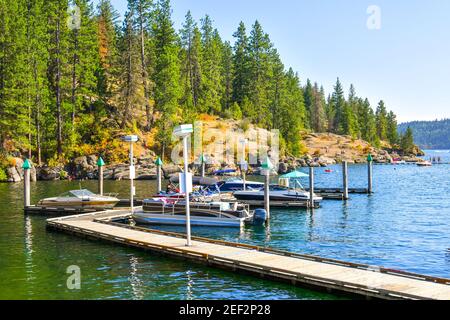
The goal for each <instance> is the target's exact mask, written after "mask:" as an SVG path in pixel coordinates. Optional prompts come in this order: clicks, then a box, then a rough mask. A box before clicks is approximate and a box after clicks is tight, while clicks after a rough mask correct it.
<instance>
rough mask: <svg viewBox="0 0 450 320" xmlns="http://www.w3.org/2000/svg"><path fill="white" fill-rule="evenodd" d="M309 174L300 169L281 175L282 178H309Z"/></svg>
mask: <svg viewBox="0 0 450 320" xmlns="http://www.w3.org/2000/svg"><path fill="white" fill-rule="evenodd" d="M307 177H309V175H308V174H306V173H303V172H300V171H292V172H290V173H288V174H285V175H283V176H281V177H280V178H281V179H299V178H307Z"/></svg>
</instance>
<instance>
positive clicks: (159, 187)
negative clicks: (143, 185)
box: [155, 157, 163, 194]
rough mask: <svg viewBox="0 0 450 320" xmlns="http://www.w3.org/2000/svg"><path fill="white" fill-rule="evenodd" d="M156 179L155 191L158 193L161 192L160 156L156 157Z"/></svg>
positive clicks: (161, 163)
mask: <svg viewBox="0 0 450 320" xmlns="http://www.w3.org/2000/svg"><path fill="white" fill-rule="evenodd" d="M155 163H156V180H157V191H158V194H160V193H161V191H162V172H161V171H162V165H163V162H162V160H161V158H159V157H158V159H156V162H155Z"/></svg>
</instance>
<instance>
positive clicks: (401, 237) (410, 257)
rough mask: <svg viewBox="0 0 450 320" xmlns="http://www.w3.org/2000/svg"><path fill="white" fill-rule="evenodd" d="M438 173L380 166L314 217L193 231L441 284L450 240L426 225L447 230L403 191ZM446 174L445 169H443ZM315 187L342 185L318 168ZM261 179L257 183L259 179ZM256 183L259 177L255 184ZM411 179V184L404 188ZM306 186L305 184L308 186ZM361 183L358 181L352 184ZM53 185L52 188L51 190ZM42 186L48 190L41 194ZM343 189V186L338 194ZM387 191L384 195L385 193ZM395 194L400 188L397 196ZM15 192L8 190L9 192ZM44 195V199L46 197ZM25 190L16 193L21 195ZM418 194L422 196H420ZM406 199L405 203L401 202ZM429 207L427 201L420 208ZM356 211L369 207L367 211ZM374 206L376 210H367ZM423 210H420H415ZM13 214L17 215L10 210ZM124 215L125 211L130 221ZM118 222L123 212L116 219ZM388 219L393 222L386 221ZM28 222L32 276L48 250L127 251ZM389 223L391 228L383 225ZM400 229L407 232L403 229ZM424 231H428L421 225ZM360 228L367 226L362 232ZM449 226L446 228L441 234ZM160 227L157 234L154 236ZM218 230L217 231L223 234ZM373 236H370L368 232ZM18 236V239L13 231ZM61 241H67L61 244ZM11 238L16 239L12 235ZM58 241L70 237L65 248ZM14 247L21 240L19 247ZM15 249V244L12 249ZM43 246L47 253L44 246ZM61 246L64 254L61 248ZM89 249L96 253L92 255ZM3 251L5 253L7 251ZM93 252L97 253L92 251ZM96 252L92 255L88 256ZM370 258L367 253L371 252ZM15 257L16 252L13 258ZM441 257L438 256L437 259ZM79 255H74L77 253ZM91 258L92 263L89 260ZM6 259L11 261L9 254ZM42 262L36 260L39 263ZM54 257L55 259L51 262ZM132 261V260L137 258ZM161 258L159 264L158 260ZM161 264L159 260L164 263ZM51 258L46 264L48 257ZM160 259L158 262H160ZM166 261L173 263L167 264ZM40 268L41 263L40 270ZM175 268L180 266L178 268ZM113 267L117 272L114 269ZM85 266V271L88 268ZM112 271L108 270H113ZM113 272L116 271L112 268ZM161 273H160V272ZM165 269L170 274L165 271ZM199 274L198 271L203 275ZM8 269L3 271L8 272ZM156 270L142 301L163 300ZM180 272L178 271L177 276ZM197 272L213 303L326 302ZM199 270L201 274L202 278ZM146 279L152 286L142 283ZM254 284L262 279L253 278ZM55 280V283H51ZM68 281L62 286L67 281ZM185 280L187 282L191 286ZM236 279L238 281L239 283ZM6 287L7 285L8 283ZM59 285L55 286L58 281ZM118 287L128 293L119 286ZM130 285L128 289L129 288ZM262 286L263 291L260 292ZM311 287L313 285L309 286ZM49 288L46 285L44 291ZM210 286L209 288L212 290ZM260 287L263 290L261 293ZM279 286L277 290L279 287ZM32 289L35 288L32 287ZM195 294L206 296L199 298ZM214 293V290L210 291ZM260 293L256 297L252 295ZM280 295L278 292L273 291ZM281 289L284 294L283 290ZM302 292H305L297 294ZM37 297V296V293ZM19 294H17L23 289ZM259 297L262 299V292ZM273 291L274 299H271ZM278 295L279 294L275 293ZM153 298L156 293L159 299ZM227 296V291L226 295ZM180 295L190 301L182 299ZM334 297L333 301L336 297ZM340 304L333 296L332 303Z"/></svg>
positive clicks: (141, 188) (286, 216)
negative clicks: (390, 208) (394, 206)
mask: <svg viewBox="0 0 450 320" xmlns="http://www.w3.org/2000/svg"><path fill="white" fill-rule="evenodd" d="M339 168H340V167H339V166H336V167H333V169H334V170H335V171H338V170H339ZM439 168H440V166H439V167H434V168H430V169H425V170H424V169H420V168H418V167H410V166H406V167H404V168H398V169H396V170H394V167H380V168H378V169H377V170H375V172H374V178H375V181H376V182H377V183H376V189H375V192H374V193H373V195H372V196H370V197H368V196H367V195H365V194H358V193H356V194H352V197H351V199H350V201H349V202H340V201H324V202H323V205H322V207H321V208H317V209H315V211H314V213H310V212H309V210H306V209H304V208H297V209H295V208H291V209H289V210H286V209H285V208H273V209H272V211H271V220H270V224H269V225H268V226H267V227H265V228H260V227H258V228H256V227H245V228H243V229H241V230H240V231H239V230H234V229H233V230H228V228H225V229H217V228H205V227H193V238H192V239H193V241H196V239H197V238H198V237H200V238H203V239H209V241H219V242H221V241H224V242H229V243H239V244H241V245H249V246H259V247H263V248H274V250H280V251H283V252H290V253H291V254H298V255H306V256H308V255H312V256H314V257H317V256H319V257H322V259H331V260H338V261H346V262H347V263H349V264H352V263H355V264H363V265H369V266H372V268H375V270H377V269H376V268H377V267H375V266H384V267H386V269H389V270H391V269H395V270H404V271H406V272H407V273H408V272H410V273H415V274H425V275H430V277H437V278H448V274H450V270H449V269H448V265H447V262H446V261H447V260H446V258H445V257H446V255H447V256H448V250H447V249H448V242H447V241H446V240H445V239H444V238H436V236H432V234H430V233H429V231H428V233H427V232H426V231H425V229H424V228H425V226H427V227H426V228H427V230H430V228H432V229H433V230H435V231H436V232H442V231H439V229H441V230H444V229H445V228H446V225H445V224H442V223H441V224H440V226H438V225H436V224H433V223H432V221H431V222H430V221H428V222H427V220H428V219H427V217H426V216H424V215H419V214H418V212H419V211H420V210H425V207H423V206H416V207H408V205H407V202H405V201H408V195H407V194H408V193H406V194H404V193H403V192H404V191H406V190H408V192H411V188H409V189H408V188H406V186H407V185H409V186H410V187H411V186H412V187H413V191H412V192H414V190H415V189H414V186H415V184H414V183H415V182H414V181H426V180H423V179H424V177H425V176H424V175H428V174H429V172H428V170H437V171H440V170H441V169H439ZM442 168H444V167H442ZM366 171H367V170H366V168H365V166H350V167H349V177H350V183H352V184H354V185H355V187H356V188H361V189H364V187H363V185H364V184H365V183H366V182H364V177H365V176H366ZM392 175H395V176H396V177H397V179H396V180H398V181H405V184H401V185H398V183H395V184H394V183H390V182H387V181H389V180H386V179H385V177H387V176H392ZM315 178H316V183H317V186H316V189H319V190H320V189H321V188H322V187H321V186H324V185H337V186H338V185H339V183H338V182H339V180H340V178H339V173H337V174H336V175H334V176H333V175H329V174H322V173H321V172H320V170H317V172H316V176H315ZM255 179H256V178H255ZM256 180H258V179H256ZM406 181H409V182H406ZM305 182H307V181H305ZM355 182H356V183H355ZM84 184H85V185H84V187H85V188H87V189H90V190H95V188H96V182H95V181H92V182H85V183H84ZM434 184H435V189H430V190H431V193H429V194H427V197H431V198H430V199H435V200H434V201H439V200H438V197H437V194H435V193H433V190H440V188H441V187H442V186H443V185H444V184H445V180H444V179H443V180H442V181H440V180H436V179H435V180H434ZM73 185H74V184H72V183H70V182H53V183H52V184H45V183H37V184H32V190H31V195H32V197H31V199H32V200H33V202H37V200H38V199H40V198H45V197H48V196H51V195H52V194H55V190H57V192H58V193H60V192H64V191H65V190H70V189H72V188H73ZM127 185H128V182H126V181H123V182H110V181H105V190H106V191H107V192H111V193H120V198H126V197H127ZM49 187H52V188H50V189H48V188H49ZM136 187H137V188H136V189H137V196H136V198H139V199H144V198H146V197H147V195H148V194H152V193H154V192H155V190H156V188H157V186H156V183H152V182H150V183H148V182H143V181H142V182H141V181H139V182H136ZM43 188H44V189H43ZM337 189H339V188H337ZM382 190H383V191H384V192H382ZM394 190H397V191H396V192H394ZM12 191H13V189H11V192H12ZM11 192H8V191H7V190H3V193H4V194H5V195H6V196H7V197H8V195H9V197H10V194H11ZM42 192H45V193H42ZM20 193H21V192H19V194H20ZM415 193H416V194H418V193H417V192H415ZM394 198H395V199H397V200H400V202H399V203H398V205H399V206H402V207H405V208H408V210H407V211H406V212H405V211H404V212H396V213H395V214H394V213H393V212H386V211H384V210H383V209H382V206H378V205H377V204H378V203H393V202H392V201H393V200H394ZM402 199H404V200H405V201H402ZM17 200H18V201H19V202H20V203H19V204H18V205H19V206H20V205H21V203H22V200H21V198H20V197H19V198H18V199H17ZM421 203H423V204H426V202H421ZM358 208H369V211H362V210H360V209H358ZM370 208H372V209H370ZM418 210H419V211H418ZM426 210H427V211H428V212H432V211H433V209H432V208H430V207H429V206H428V207H427V209H426ZM13 212H14V211H13ZM445 212H446V209H445V206H444V208H443V210H440V211H439V212H434V213H433V215H434V217H435V218H436V219H439V221H444V220H442V219H443V216H442V215H443V214H444V213H445ZM410 213H411V214H414V217H413V218H412V217H410V216H409V214H410ZM18 214H19V213H15V214H13V215H12V216H11V219H16V220H17V217H18ZM66 214H69V215H73V214H77V213H76V212H66ZM126 215H127V213H126V211H125V216H126ZM119 216H120V214H119ZM8 221H10V218H6V221H5V224H3V230H5V229H4V228H5V227H7V226H9V225H10V226H13V225H14V223H13V224H11V223H10V222H8ZM387 221H389V223H387ZM24 222H25V223H26V224H25V225H24V227H23V228H24V230H28V231H27V233H26V234H28V235H29V236H27V238H29V239H30V240H27V243H29V244H28V245H27V248H29V249H27V252H28V250H31V251H29V252H30V253H29V254H27V256H29V257H30V259H33V261H34V263H33V265H35V266H34V267H33V268H32V269H30V271H31V270H35V271H32V272H36V271H37V270H38V269H36V268H41V267H40V265H41V263H39V262H38V261H39V259H38V258H37V257H38V256H40V255H42V254H44V251H43V250H45V252H48V253H46V254H50V255H52V254H54V253H52V252H54V250H63V251H64V252H65V253H64V256H66V258H64V259H65V260H67V259H69V261H72V263H76V261H77V260H78V259H79V258H80V257H83V258H82V259H83V260H85V261H89V262H88V263H89V264H90V265H98V262H95V260H93V257H94V256H95V255H94V252H105V253H106V252H108V256H109V255H114V254H115V252H117V253H118V252H122V251H123V250H124V249H120V248H119V247H120V246H119V247H117V246H116V245H114V244H108V242H109V241H107V242H106V243H105V245H106V246H105V245H103V244H100V243H98V244H97V242H96V241H94V242H92V241H85V240H77V237H68V238H67V237H64V236H63V235H61V234H60V233H45V232H44V230H45V226H46V222H45V218H41V217H40V216H39V215H34V214H32V215H29V216H28V215H27V216H26V217H25V220H24ZM386 223H387V224H386ZM121 226H122V227H124V228H136V227H135V226H133V225H123V224H122V225H121ZM365 226H371V228H370V229H366V228H365ZM400 226H402V227H401V228H400ZM421 226H423V227H421ZM361 227H362V228H361ZM411 228H414V230H415V231H414V233H411V231H409V232H408V233H405V231H404V230H411ZM442 228H444V229H442ZM155 229H156V230H155ZM7 230H8V229H6V230H5V231H6V233H5V231H4V232H3V235H7V234H11V233H10V232H8V231H7ZM138 230H145V228H143V227H138ZM152 230H155V231H152V232H163V233H164V232H169V233H170V235H171V236H174V235H173V234H172V233H174V234H176V237H178V238H181V239H182V237H183V236H184V235H183V234H184V227H177V226H172V227H170V226H167V227H163V226H155V227H152ZM219 230H220V231H219ZM370 230H373V231H370ZM13 234H14V233H13ZM61 237H62V238H61ZM416 237H420V238H424V240H423V241H421V242H420V245H414V244H413V243H415V240H414V239H416ZM53 238H54V239H55V240H54V241H57V243H53V242H51V243H48V244H45V243H47V242H48V241H53V240H52V239H53ZM12 239H14V236H13V237H12ZM61 239H65V240H64V241H62V242H61ZM15 242H17V241H15ZM68 243H71V247H72V248H74V250H75V251H74V252H73V253H71V252H69V251H67V252H66V250H64V249H63V248H64V247H66V246H67V245H68ZM14 246H15V245H14V244H13V247H14ZM43 246H45V247H43ZM58 248H59V249H58ZM77 248H84V249H82V250H83V252H79V250H78V249H77ZM89 248H92V249H89ZM2 250H3V249H2ZM92 250H94V251H92ZM89 252H91V253H89ZM366 252H367V253H366ZM11 253H12V252H11ZM441 253H443V254H444V256H443V258H439V257H440V254H441ZM74 254H75V255H74ZM89 254H90V255H94V256H91V257H89V256H88V255H89ZM132 255H133V256H135V257H139V258H137V259H138V261H140V262H139V264H138V265H140V266H141V267H140V268H144V265H143V263H144V261H154V262H152V263H158V264H159V263H165V262H162V261H165V260H164V259H163V258H156V257H155V256H153V255H151V254H150V255H148V254H145V253H142V254H141V253H139V252H134V253H132ZM6 256H7V255H6ZM37 259H38V260H37ZM50 259H51V258H50ZM133 259H134V258H133ZM155 259H156V260H155ZM161 259H162V260H161ZM417 259H421V260H422V262H423V263H421V264H420V265H415V264H412V263H410V261H416V260H417ZM46 260H48V259H46ZM114 260H117V261H118V263H119V264H118V265H117V267H119V266H127V265H128V264H129V261H128V259H125V260H123V259H122V258H120V257H116V258H114ZM10 261H12V262H13V261H14V258H10ZM157 261H161V262H157ZM169 261H172V260H171V259H169ZM169 261H168V262H167V263H168V265H170V266H171V267H170V268H171V269H172V268H178V267H175V266H180V267H181V268H187V269H186V270H203V269H202V267H196V266H193V265H192V266H191V265H189V266H185V264H184V262H181V261H180V262H175V261H172V262H169ZM36 263H37V264H36ZM102 264H104V265H108V264H109V262H107V261H104V262H102V263H101V265H102ZM174 264H175V265H174ZM111 267H112V266H111ZM83 268H86V267H83ZM108 268H109V267H108ZM112 268H113V269H115V268H116V267H112ZM158 268H160V267H158ZM161 268H167V267H162V266H161ZM198 268H200V269H198ZM6 270H7V269H5V271H6ZM89 270H90V269H88V271H85V273H84V274H85V277H86V278H85V280H83V283H85V286H86V288H89V287H91V289H90V290H93V292H97V293H96V295H97V297H102V296H103V297H105V296H104V295H102V293H101V292H100V291H96V290H95V289H94V288H93V287H92V285H93V284H94V282H90V280H89V279H90V278H91V277H92V276H94V275H95V274H96V273H95V272H93V271H89ZM158 270H159V271H150V270H148V271H145V272H144V271H143V270H142V271H141V272H139V275H138V277H139V279H141V281H145V289H144V287H142V290H143V291H142V292H146V293H143V294H144V295H145V296H147V297H149V295H151V293H150V291H153V292H159V293H158V294H163V293H162V289H160V288H156V287H154V286H153V284H152V282H148V281H153V280H150V278H149V277H150V274H154V273H155V272H156V274H160V276H162V277H167V276H164V271H163V270H165V269H161V270H160V269H158ZM180 271H181V270H180ZM190 272H191V274H192V277H193V278H192V279H196V280H194V281H195V283H196V285H195V288H196V289H195V290H194V293H193V295H194V296H195V297H197V298H199V297H202V298H208V297H209V298H214V297H216V298H217V296H215V295H214V293H213V292H214V291H215V290H216V289H213V288H215V287H214V286H215V283H216V285H218V284H219V283H222V284H221V285H220V287H221V288H224V287H223V283H229V284H230V286H232V287H233V288H245V289H243V290H244V291H245V292H244V291H241V293H239V294H238V296H239V297H240V298H242V299H246V298H252V297H258V298H261V297H264V296H265V295H267V297H269V296H270V297H271V298H273V297H277V296H280V297H291V298H294V297H295V298H300V297H314V299H322V298H325V297H326V294H325V295H323V294H322V293H318V292H320V291H321V290H318V289H314V290H315V291H314V292H317V293H314V292H312V293H311V292H309V291H304V290H305V289H302V288H303V284H301V285H300V287H297V286H292V284H291V283H290V282H289V281H288V282H286V283H285V284H283V283H277V282H271V281H268V282H267V279H268V278H266V280H264V281H263V282H260V281H262V280H253V278H252V277H250V278H247V277H246V276H245V275H242V277H243V278H241V276H239V278H238V279H239V280H231V278H230V277H232V278H234V277H236V275H234V273H232V272H231V273H228V272H221V271H215V269H211V270H209V269H208V271H190ZM198 272H199V273H198ZM204 272H208V274H210V276H209V277H208V278H209V280H208V283H206V282H204V281H202V280H201V279H200V278H198V277H197V276H195V274H198V276H200V274H203V273H204ZM58 274H61V276H64V274H65V271H63V270H60V271H57V272H56V274H55V275H54V276H58ZM98 276H100V277H101V278H103V279H104V281H108V280H107V279H108V278H109V277H110V275H108V274H107V273H105V274H103V272H102V275H98ZM52 277H53V276H52ZM144 279H147V280H144ZM165 279H166V280H165V281H169V283H170V281H171V280H169V278H165ZM254 279H257V278H256V277H255V278H254ZM184 280H185V278H184V277H181V278H180V282H179V283H178V284H177V286H180V288H181V287H184V286H185V285H186V283H185V282H184ZM53 281H55V280H53ZM64 281H65V280H64ZM186 281H187V280H186ZM236 281H237V282H236ZM5 283H8V280H6V282H5ZM56 283H58V281H56ZM200 283H203V284H202V288H201V289H200V287H199V285H200ZM120 287H123V285H121V286H120ZM126 287H127V284H125V286H124V287H123V288H126ZM263 287H264V288H263ZM306 287H308V286H306ZM42 288H45V287H42ZM208 288H210V289H208ZM256 288H259V289H256ZM275 288H276V289H275ZM28 290H30V289H28ZM108 290H109V289H107V286H106V287H105V289H102V292H103V294H106V293H107V292H109V291H108ZM198 290H201V292H202V293H200V292H199V291H198ZM209 290H211V291H209ZM255 290H256V291H255ZM274 290H275V291H274ZM280 290H281V291H280ZM299 290H300V291H299ZM34 291H35V292H36V294H38V291H36V290H34ZM19 292H20V290H19ZM39 292H41V293H40V295H41V297H48V296H49V295H51V293H43V292H42V291H39ZM127 292H128V291H122V293H119V292H117V294H119V295H118V296H122V297H131V296H130V295H128V293H127ZM257 292H258V293H257ZM269 292H270V294H269ZM274 292H275V293H274ZM154 294H156V293H154ZM167 294H169V292H165V293H164V295H159V297H163V296H166V295H167ZM224 294H225V293H224ZM174 295H175V296H177V295H178V294H177V293H174V291H173V290H170V294H169V296H174ZM67 297H74V296H73V293H68V295H67ZM181 297H185V296H184V295H181ZM333 297H335V296H333ZM333 299H335V298H333Z"/></svg>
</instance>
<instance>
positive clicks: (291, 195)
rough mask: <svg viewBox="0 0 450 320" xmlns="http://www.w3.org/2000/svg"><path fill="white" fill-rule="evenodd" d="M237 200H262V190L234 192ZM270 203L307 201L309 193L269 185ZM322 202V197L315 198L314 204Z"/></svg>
mask: <svg viewBox="0 0 450 320" xmlns="http://www.w3.org/2000/svg"><path fill="white" fill-rule="evenodd" d="M233 195H234V197H235V198H236V199H237V200H242V201H245V200H260V201H263V200H264V189H260V190H246V191H236V192H234V193H233ZM269 197H270V201H309V200H310V194H309V192H307V191H305V190H303V189H298V188H297V189H292V188H288V187H283V186H279V185H271V186H270V188H269ZM322 200H323V198H322V197H319V196H315V197H314V203H315V204H319V203H320V202H321V201H322Z"/></svg>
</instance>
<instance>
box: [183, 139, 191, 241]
mask: <svg viewBox="0 0 450 320" xmlns="http://www.w3.org/2000/svg"><path fill="white" fill-rule="evenodd" d="M188 137H189V136H187V135H186V136H184V137H183V158H184V191H185V193H186V234H187V243H186V246H188V247H190V246H191V208H190V203H189V190H188V181H187V179H188V175H187V174H188V169H189V168H188Z"/></svg>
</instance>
